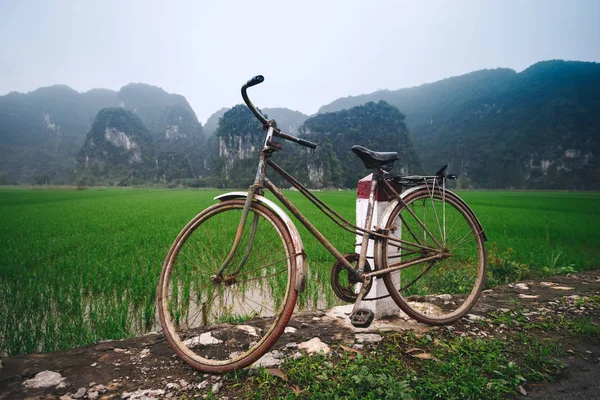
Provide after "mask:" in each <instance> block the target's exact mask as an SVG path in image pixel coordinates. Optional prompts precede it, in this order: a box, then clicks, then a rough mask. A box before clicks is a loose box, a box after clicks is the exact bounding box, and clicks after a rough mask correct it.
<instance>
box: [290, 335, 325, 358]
mask: <svg viewBox="0 0 600 400" xmlns="http://www.w3.org/2000/svg"><path fill="white" fill-rule="evenodd" d="M298 348H299V349H302V350H306V352H307V353H308V354H314V353H317V352H320V353H323V354H329V353H331V349H330V348H329V346H328V345H327V344H325V343H323V342H322V341H321V339H319V338H318V337H314V338H312V339H310V340H307V341H306V342H302V343H300V344H299V345H298Z"/></svg>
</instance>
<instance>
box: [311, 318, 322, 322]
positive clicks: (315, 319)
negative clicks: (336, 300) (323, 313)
mask: <svg viewBox="0 0 600 400" xmlns="http://www.w3.org/2000/svg"><path fill="white" fill-rule="evenodd" d="M312 320H313V321H320V320H321V318H319V317H312Z"/></svg>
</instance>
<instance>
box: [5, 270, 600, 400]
mask: <svg viewBox="0 0 600 400" xmlns="http://www.w3.org/2000/svg"><path fill="white" fill-rule="evenodd" d="M545 281H546V282H543V281H524V282H523V284H524V285H523V284H521V285H519V284H517V285H515V284H511V285H505V286H499V287H497V288H494V289H492V290H487V291H485V292H484V293H483V295H482V297H481V298H480V300H479V301H478V303H477V305H476V306H475V307H474V308H473V310H472V311H471V312H472V314H473V315H471V316H470V317H469V318H463V319H462V320H461V321H459V322H458V323H456V324H455V325H454V326H453V327H452V331H453V332H454V333H455V334H463V335H464V334H467V332H468V331H469V330H470V329H471V327H472V326H473V325H472V324H473V323H474V321H477V317H475V316H485V315H487V314H488V313H489V312H492V311H495V310H498V309H507V310H513V309H515V308H519V309H526V310H534V311H535V310H542V309H543V310H546V312H553V313H565V314H581V315H585V316H586V318H591V320H592V321H593V323H595V324H598V323H600V309H598V307H595V308H590V307H587V308H586V307H583V309H581V307H579V306H578V305H577V304H576V298H577V296H581V297H583V296H592V295H593V296H598V295H600V271H592V272H586V273H578V274H569V275H566V276H561V277H552V278H547V279H545ZM345 319H346V318H344V316H343V313H342V314H341V315H337V316H336V315H332V314H331V313H327V314H326V313H325V312H316V313H303V314H299V315H295V316H294V317H293V318H292V320H291V321H290V323H289V326H291V327H294V328H296V331H295V332H293V333H284V334H283V335H282V336H281V338H280V339H279V341H278V342H277V343H276V345H275V346H274V350H280V351H281V353H285V351H286V344H288V343H290V342H295V343H301V342H304V341H308V340H310V339H312V338H315V337H318V338H320V339H321V340H322V341H323V342H325V343H327V344H329V345H335V344H344V345H348V344H352V343H354V342H355V334H356V333H357V332H377V331H384V330H389V329H392V330H408V329H410V330H416V331H419V332H422V331H425V330H429V329H432V328H429V327H427V326H425V325H423V324H417V323H414V322H412V321H407V320H406V319H399V320H397V321H395V322H394V321H380V322H379V324H378V325H376V324H374V325H372V326H371V327H370V328H369V329H356V328H354V329H352V328H348V324H347V322H346V321H345ZM442 329H445V328H442ZM432 332H435V330H433V331H432ZM496 333H497V332H496ZM432 334H433V333H432ZM483 334H484V335H485V333H483ZM529 334H533V335H535V336H537V337H539V338H540V339H543V338H546V337H552V335H556V332H544V331H533V332H531V331H530V332H529ZM555 339H558V340H559V341H561V342H562V345H563V347H564V348H565V349H566V350H567V353H566V354H567V356H566V357H564V358H563V359H562V360H561V361H562V362H563V363H564V364H565V365H566V368H564V369H563V370H562V371H559V375H558V376H557V380H556V382H554V383H549V384H529V385H525V388H524V389H525V391H526V392H527V397H530V398H534V399H575V398H576V399H579V400H586V399H599V398H600V341H598V339H597V338H590V337H585V336H573V337H569V339H568V341H567V340H561V339H564V338H560V337H559V338H555ZM294 351H297V350H294ZM42 371H54V372H58V373H60V374H61V375H62V377H64V378H66V380H65V381H64V383H63V385H59V386H58V387H57V386H52V387H47V388H30V387H26V385H25V384H24V382H25V381H27V380H29V379H31V378H34V377H35V376H36V374H38V373H40V372H42ZM82 388H85V390H83V389H82ZM216 388H218V389H220V394H219V395H217V396H216V397H218V396H222V397H223V396H227V397H229V398H233V397H235V390H233V389H231V388H227V382H226V381H224V380H223V378H222V377H220V376H215V375H213V376H211V375H206V374H202V373H201V372H198V371H195V370H193V369H191V368H189V367H188V366H187V365H186V364H184V363H182V362H181V361H180V360H179V359H178V358H177V357H176V356H175V354H174V352H173V351H172V350H171V348H170V347H169V346H168V344H167V343H166V341H165V339H164V336H163V335H162V334H161V333H160V332H155V333H151V334H148V335H146V336H143V337H138V338H133V339H126V340H118V341H103V342H99V343H96V344H93V345H90V346H86V347H82V348H78V349H71V350H65V351H58V352H54V353H38V354H28V355H20V356H14V357H8V358H4V359H2V360H1V361H0V399H2V400H4V399H25V398H32V399H38V398H42V399H46V398H48V399H50V398H59V397H61V396H63V397H62V398H63V399H69V398H84V399H95V398H99V399H109V398H130V399H136V398H168V397H174V398H178V397H180V396H181V395H182V394H183V393H188V396H190V397H200V398H202V397H203V394H204V395H206V394H208V393H209V392H210V391H211V389H216ZM78 396H80V397H78ZM144 396H145V397H144Z"/></svg>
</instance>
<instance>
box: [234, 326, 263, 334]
mask: <svg viewBox="0 0 600 400" xmlns="http://www.w3.org/2000/svg"><path fill="white" fill-rule="evenodd" d="M236 329H239V330H241V331H244V332H246V333H247V334H249V335H250V336H258V333H256V328H255V327H253V326H252V325H237V326H236Z"/></svg>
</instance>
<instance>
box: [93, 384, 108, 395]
mask: <svg viewBox="0 0 600 400" xmlns="http://www.w3.org/2000/svg"><path fill="white" fill-rule="evenodd" d="M92 389H93V390H94V391H96V392H98V393H106V392H108V389H107V388H106V386H104V385H102V384H100V385H96V386H94V387H93V388H92Z"/></svg>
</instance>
